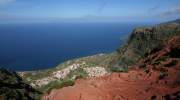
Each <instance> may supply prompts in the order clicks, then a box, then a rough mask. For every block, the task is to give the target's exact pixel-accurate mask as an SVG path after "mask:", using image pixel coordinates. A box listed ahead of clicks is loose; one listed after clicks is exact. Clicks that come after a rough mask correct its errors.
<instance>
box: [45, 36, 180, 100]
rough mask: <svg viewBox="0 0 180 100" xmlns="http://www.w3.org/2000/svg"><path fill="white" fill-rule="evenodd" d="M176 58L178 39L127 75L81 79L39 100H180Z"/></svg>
mask: <svg viewBox="0 0 180 100" xmlns="http://www.w3.org/2000/svg"><path fill="white" fill-rule="evenodd" d="M179 55H180V36H176V37H173V38H171V40H169V41H168V42H167V43H166V44H164V45H163V46H162V47H161V48H156V49H154V50H153V51H152V52H151V54H150V55H149V56H148V57H147V58H146V59H144V60H142V61H140V63H139V64H138V65H137V66H135V68H134V69H130V70H129V72H128V73H112V74H111V75H106V76H103V77H99V78H90V79H80V80H77V81H76V83H75V85H74V86H70V87H64V88H62V89H58V90H53V91H52V92H51V93H50V94H46V95H44V96H43V97H42V100H180V56H179Z"/></svg>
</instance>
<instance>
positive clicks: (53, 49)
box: [0, 23, 142, 71]
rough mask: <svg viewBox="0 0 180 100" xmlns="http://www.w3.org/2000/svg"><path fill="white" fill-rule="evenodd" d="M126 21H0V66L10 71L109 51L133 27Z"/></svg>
mask: <svg viewBox="0 0 180 100" xmlns="http://www.w3.org/2000/svg"><path fill="white" fill-rule="evenodd" d="M141 25H142V24H137V23H136V24H132V23H131V24H129V23H41V24H37V23H36V24H35V23H34V24H22V23H21V24H0V66H2V67H6V68H10V69H12V70H17V71H24V70H38V69H45V68H51V67H55V66H57V65H58V64H60V63H62V62H64V61H66V60H69V59H73V58H78V57H83V56H88V55H94V54H98V53H109V52H112V51H114V50H116V48H118V47H120V46H121V45H122V43H123V42H122V39H123V37H125V36H126V35H127V34H128V33H130V32H131V31H132V29H133V28H134V27H137V26H141Z"/></svg>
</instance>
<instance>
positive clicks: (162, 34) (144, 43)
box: [109, 21, 180, 71]
mask: <svg viewBox="0 0 180 100" xmlns="http://www.w3.org/2000/svg"><path fill="white" fill-rule="evenodd" d="M173 22H174V21H173ZM173 22H171V23H170V22H169V23H168V24H160V25H156V26H154V27H150V28H136V29H135V30H134V31H133V32H132V34H131V36H130V38H129V40H128V41H127V43H126V44H125V45H124V46H123V47H122V48H119V49H118V50H117V55H116V56H115V57H114V58H113V60H112V61H111V63H110V65H109V67H110V68H111V70H113V71H121V70H122V67H123V68H126V69H127V68H128V67H130V66H131V65H133V64H136V62H137V61H139V59H141V58H144V57H145V56H146V55H147V54H148V53H149V52H150V51H151V50H152V49H153V48H156V47H158V46H159V45H161V44H162V43H163V42H164V41H166V40H167V39H169V38H171V37H172V36H176V35H180V24H174V23H173Z"/></svg>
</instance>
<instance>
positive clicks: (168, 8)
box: [0, 0, 180, 23]
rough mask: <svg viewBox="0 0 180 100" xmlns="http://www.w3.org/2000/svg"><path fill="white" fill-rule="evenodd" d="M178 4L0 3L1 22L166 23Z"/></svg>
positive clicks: (166, 0)
mask: <svg viewBox="0 0 180 100" xmlns="http://www.w3.org/2000/svg"><path fill="white" fill-rule="evenodd" d="M177 18H180V0H0V23H1V22H41V21H42V22H43V21H115V22H116V21H119V22H128V21H137V22H143V21H166V20H173V19H177Z"/></svg>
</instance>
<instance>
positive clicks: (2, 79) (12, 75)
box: [0, 68, 41, 100]
mask: <svg viewBox="0 0 180 100" xmlns="http://www.w3.org/2000/svg"><path fill="white" fill-rule="evenodd" d="M40 94H41V93H40V92H38V91H36V90H35V89H33V88H32V87H31V86H30V85H28V84H26V83H24V82H23V80H22V79H21V78H20V77H19V76H18V75H17V74H16V72H12V71H8V70H6V69H4V68H0V100H35V99H36V100H37V99H38V98H39V95H40Z"/></svg>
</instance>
